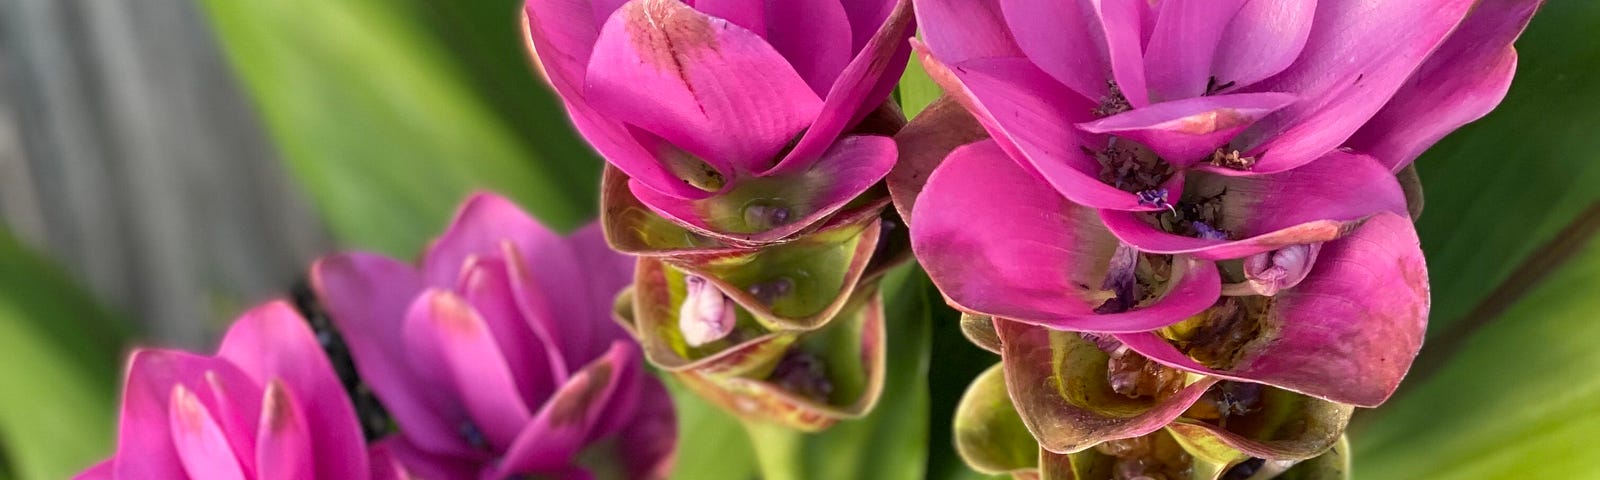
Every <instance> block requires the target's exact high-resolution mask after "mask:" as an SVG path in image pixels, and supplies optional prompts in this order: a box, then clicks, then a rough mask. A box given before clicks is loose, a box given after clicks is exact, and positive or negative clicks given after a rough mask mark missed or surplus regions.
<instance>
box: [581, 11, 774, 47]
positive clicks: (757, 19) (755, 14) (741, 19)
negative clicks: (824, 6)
mask: <svg viewBox="0 0 1600 480" xmlns="http://www.w3.org/2000/svg"><path fill="white" fill-rule="evenodd" d="M618 3H621V2H618ZM685 3H688V4H690V5H693V6H694V9H695V10H699V11H700V12H701V13H705V14H706V15H710V16H713V17H717V18H720V19H723V20H727V21H728V22H729V23H732V24H734V25H738V26H740V27H744V29H745V30H749V31H750V33H754V34H756V35H759V36H761V38H767V27H768V25H769V24H768V23H767V18H768V17H769V15H768V14H767V5H766V4H765V2H750V1H745V0H695V1H693V2H685ZM612 11H615V9H613V10H612ZM609 17H610V15H607V16H605V17H601V18H600V21H601V22H602V23H603V22H605V21H606V19H607V18H609ZM779 18H783V17H779ZM773 26H776V25H773ZM779 51H782V49H779Z"/></svg>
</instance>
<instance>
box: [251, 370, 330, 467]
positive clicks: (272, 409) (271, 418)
mask: <svg viewBox="0 0 1600 480" xmlns="http://www.w3.org/2000/svg"><path fill="white" fill-rule="evenodd" d="M324 401H327V400H324ZM306 422H307V419H306V416H305V414H304V410H303V409H302V408H301V407H300V405H299V404H298V402H296V401H295V399H294V396H293V395H291V394H290V393H289V389H288V387H286V386H284V383H283V382H282V381H279V380H273V381H271V382H269V383H267V391H266V394H265V395H264V396H263V397H262V400H261V424H260V425H259V426H258V427H256V434H257V435H258V437H257V438H256V452H255V453H256V465H257V469H256V478H258V479H260V480H295V479H307V478H319V477H317V476H316V473H315V469H316V462H315V461H314V460H313V458H314V457H316V456H317V455H313V453H312V452H313V450H312V448H313V446H312V443H313V439H312V433H311V426H310V425H308V424H307V423H306ZM324 478H325V477H324Z"/></svg>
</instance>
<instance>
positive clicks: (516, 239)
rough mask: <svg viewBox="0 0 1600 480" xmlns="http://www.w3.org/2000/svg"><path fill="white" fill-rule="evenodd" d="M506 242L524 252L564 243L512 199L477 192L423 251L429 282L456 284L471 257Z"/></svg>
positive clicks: (446, 285)
mask: <svg viewBox="0 0 1600 480" xmlns="http://www.w3.org/2000/svg"><path fill="white" fill-rule="evenodd" d="M506 242H510V243H511V244H513V245H516V247H517V248H518V249H519V250H521V251H523V252H538V251H543V250H546V249H550V248H560V245H561V244H562V243H564V242H563V241H562V240H561V237H560V236H558V235H556V234H555V232H551V231H550V229H548V228H545V227H544V225H541V224H539V222H538V221H536V220H534V219H533V217H530V216H528V214H527V212H524V211H522V209H521V208H520V207H517V205H516V204H515V203H512V202H511V200H508V199H506V198H505V197H501V196H499V195H495V194H493V193H486V192H479V193H475V194H473V195H472V196H471V197H469V198H467V200H466V201H465V202H462V203H461V207H460V208H459V209H457V210H456V214H455V218H453V219H452V220H451V221H450V228H449V229H448V230H445V232H444V234H443V235H440V236H439V238H438V240H436V241H434V243H433V244H432V245H429V246H428V250H427V252H425V253H423V255H422V271H423V274H424V275H426V276H427V280H428V285H431V286H434V287H439V288H452V287H455V286H456V285H457V284H458V283H459V282H460V279H461V275H463V274H464V273H465V272H464V271H463V270H464V269H466V268H467V267H468V266H470V263H469V262H468V261H467V260H468V259H469V258H471V257H473V256H493V255H495V254H498V253H500V248H501V244H503V243H506Z"/></svg>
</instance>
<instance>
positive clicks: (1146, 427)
mask: <svg viewBox="0 0 1600 480" xmlns="http://www.w3.org/2000/svg"><path fill="white" fill-rule="evenodd" d="M995 330H996V331H997V332H998V333H999V335H1000V343H1001V345H1002V348H1003V352H1004V353H1002V354H1001V358H1002V359H1003V361H1002V362H1001V363H1002V364H1003V365H1004V366H1005V378H1006V385H1007V390H1008V391H1010V393H1011V401H1012V403H1013V404H1014V405H1015V406H1016V408H1017V413H1018V414H1020V415H1021V416H1022V421H1023V423H1024V424H1026V425H1027V426H1028V430H1029V431H1031V432H1033V435H1034V437H1035V438H1037V439H1038V440H1039V446H1040V447H1042V448H1044V449H1045V450H1048V451H1051V452H1055V453H1076V452H1079V451H1082V450H1084V449H1087V448H1089V447H1092V446H1094V445H1095V444H1097V443H1100V442H1103V441H1106V440H1118V439H1123V438H1132V437H1138V436H1142V435H1145V434H1148V433H1150V432H1154V431H1156V430H1159V429H1161V427H1163V426H1166V425H1167V424H1168V423H1171V422H1172V421H1173V420H1175V419H1177V418H1178V416H1179V415H1182V414H1183V411H1184V410H1187V409H1188V408H1189V406H1190V405H1193V404H1194V402H1195V400H1198V399H1199V398H1200V396H1201V395H1203V394H1205V391H1206V389H1207V388H1210V387H1211V385H1212V384H1214V383H1216V382H1217V380H1216V379H1214V378H1204V379H1201V380H1199V381H1198V382H1195V383H1193V384H1190V385H1187V386H1185V387H1184V388H1183V389H1181V390H1179V391H1178V392H1177V393H1174V394H1172V396H1170V397H1168V398H1165V399H1160V400H1157V399H1153V398H1138V399H1133V398H1128V397H1125V396H1122V395H1121V394H1118V393H1116V392H1115V391H1113V390H1112V389H1111V387H1110V386H1109V384H1108V383H1107V377H1106V363H1105V359H1106V354H1105V352H1102V351H1100V349H1099V348H1098V347H1096V346H1095V344H1094V343H1091V342H1089V341H1087V340H1084V339H1083V337H1081V336H1079V335H1078V334H1076V333H1071V332H1061V331H1055V330H1050V329H1047V328H1041V327H1036V326H1031V325H1025V324H1022V323H1018V322H1010V321H1005V320H997V321H996V322H995Z"/></svg>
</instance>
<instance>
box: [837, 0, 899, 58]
mask: <svg viewBox="0 0 1600 480" xmlns="http://www.w3.org/2000/svg"><path fill="white" fill-rule="evenodd" d="M841 3H843V4H844V10H845V13H846V14H847V15H848V16H849V18H850V38H851V44H850V51H851V52H856V53H859V52H861V50H862V49H864V48H866V45H867V41H868V40H871V39H872V37H873V35H875V34H876V33H878V32H879V31H880V30H882V28H880V27H882V26H883V24H884V22H885V20H886V19H888V18H889V16H890V15H891V12H892V11H894V10H895V9H896V8H898V7H899V6H900V4H902V3H906V2H904V1H903V0H842V2H841Z"/></svg>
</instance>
